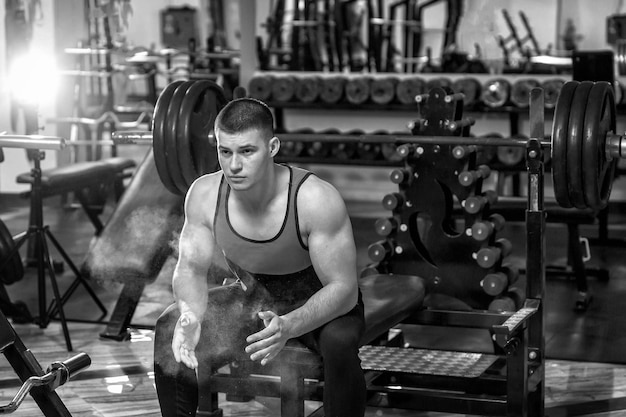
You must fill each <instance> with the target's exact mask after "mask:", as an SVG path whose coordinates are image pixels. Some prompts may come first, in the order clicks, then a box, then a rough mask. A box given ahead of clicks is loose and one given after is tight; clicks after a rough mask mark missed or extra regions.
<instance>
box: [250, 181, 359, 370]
mask: <svg viewBox="0 0 626 417" xmlns="http://www.w3.org/2000/svg"><path fill="white" fill-rule="evenodd" d="M309 181H311V183H309ZM305 187H306V188H305ZM298 213H299V216H300V218H302V219H303V220H304V223H305V226H304V229H305V230H304V232H305V233H307V234H308V246H309V253H310V256H311V261H312V263H313V267H314V269H315V272H316V273H317V275H318V276H319V278H320V281H321V282H322V284H323V288H322V289H320V290H319V291H318V292H317V293H315V294H314V295H313V296H312V297H311V298H310V299H309V300H308V301H307V302H306V303H305V304H304V305H303V306H301V307H299V308H297V309H295V310H293V311H291V312H290V313H287V314H285V315H283V316H276V315H275V314H273V313H272V312H262V313H260V317H261V319H263V321H264V323H265V326H266V328H265V329H263V330H262V331H260V332H258V333H256V334H254V335H251V336H249V337H248V339H247V341H248V343H251V344H250V345H249V346H248V348H247V352H248V353H251V358H252V359H253V360H262V363H265V362H267V361H268V360H271V359H272V358H274V357H275V356H276V355H277V354H278V353H279V352H280V350H281V349H282V348H283V347H284V345H285V343H286V342H287V340H289V339H291V338H294V337H298V336H301V335H303V334H305V333H308V332H310V331H312V330H314V329H316V328H318V327H320V326H321V325H323V324H325V323H327V322H329V321H330V320H333V319H335V318H337V317H339V316H341V315H344V314H346V313H348V312H349V311H350V310H352V308H354V306H355V305H356V303H357V297H358V281H357V271H356V247H355V243H354V236H353V233H352V225H351V224H350V219H349V217H348V212H347V209H346V207H345V203H344V202H343V199H342V198H341V196H340V194H339V192H338V191H337V190H336V189H335V188H334V187H332V186H331V185H330V184H328V183H326V182H324V181H322V180H320V179H319V178H317V177H311V178H309V179H308V180H307V182H306V183H305V184H303V186H302V188H301V192H300V195H299V198H298Z"/></svg>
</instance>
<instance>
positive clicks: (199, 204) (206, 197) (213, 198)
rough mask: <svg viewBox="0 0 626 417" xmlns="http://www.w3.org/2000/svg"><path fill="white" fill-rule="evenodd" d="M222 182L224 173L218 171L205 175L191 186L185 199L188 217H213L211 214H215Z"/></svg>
mask: <svg viewBox="0 0 626 417" xmlns="http://www.w3.org/2000/svg"><path fill="white" fill-rule="evenodd" d="M221 180H222V171H217V172H213V173H211V174H206V175H203V176H201V177H199V178H197V179H196V180H195V181H194V182H193V183H192V184H191V186H190V187H189V191H187V196H186V198H185V210H186V212H187V215H193V214H194V213H196V214H198V215H207V214H209V216H211V213H212V212H215V205H216V202H217V196H218V194H219V187H220V182H221Z"/></svg>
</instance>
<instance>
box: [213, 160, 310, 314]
mask: <svg viewBox="0 0 626 417" xmlns="http://www.w3.org/2000/svg"><path fill="white" fill-rule="evenodd" d="M287 168H288V169H289V189H288V193H289V194H288V198H287V207H286V209H285V217H284V220H283V224H282V227H281V229H280V230H279V232H278V233H277V234H276V236H274V237H271V238H270V239H266V240H255V239H250V238H247V237H245V236H242V234H243V233H245V232H244V231H241V233H242V234H239V233H238V232H237V231H236V230H235V229H234V228H233V226H232V224H231V222H230V216H229V212H228V199H229V196H230V191H231V189H230V186H229V185H228V183H227V182H226V180H225V179H224V177H223V176H222V179H221V182H220V190H219V195H218V201H217V206H216V209H215V217H214V220H213V230H214V233H215V240H216V243H217V245H218V246H219V248H220V249H221V250H222V252H223V253H224V257H225V258H226V261H227V263H228V264H229V267H230V269H231V271H232V272H233V273H234V274H235V275H236V276H237V277H238V278H240V279H242V281H244V283H246V284H250V283H249V282H246V281H247V279H246V277H245V276H242V275H248V274H249V275H251V276H252V277H253V278H255V279H256V280H257V281H258V282H260V283H261V284H263V285H264V286H265V287H266V288H267V290H268V291H269V292H270V294H272V296H274V297H275V298H278V299H280V300H282V301H286V302H297V301H299V300H300V301H301V300H303V299H304V300H306V299H308V298H309V297H310V296H311V295H312V294H313V293H315V292H316V291H318V290H319V289H320V288H322V284H321V282H320V280H319V278H318V276H317V274H316V273H315V270H314V269H313V266H312V264H311V257H310V255H309V251H308V247H307V246H306V245H305V244H304V242H303V240H302V237H301V235H300V228H299V225H298V208H297V204H296V202H297V196H298V191H299V189H300V186H301V185H302V184H303V183H304V181H306V179H307V178H308V177H309V176H310V175H312V173H311V172H309V171H306V170H304V169H301V168H296V167H291V166H288V165H287ZM242 270H243V271H245V273H243V274H242Z"/></svg>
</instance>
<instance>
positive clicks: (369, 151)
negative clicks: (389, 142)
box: [356, 130, 387, 161]
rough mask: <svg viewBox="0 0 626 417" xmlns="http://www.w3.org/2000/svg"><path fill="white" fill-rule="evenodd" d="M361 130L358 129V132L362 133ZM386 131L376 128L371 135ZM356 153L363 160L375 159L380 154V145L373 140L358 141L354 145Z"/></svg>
mask: <svg viewBox="0 0 626 417" xmlns="http://www.w3.org/2000/svg"><path fill="white" fill-rule="evenodd" d="M362 133H363V132H362V131H359V134H362ZM386 134H387V131H385V130H377V131H375V132H373V133H372V135H386ZM356 155H357V157H358V158H359V159H362V160H364V161H375V160H376V159H378V158H379V157H380V155H381V146H380V143H374V142H359V143H358V144H357V146H356Z"/></svg>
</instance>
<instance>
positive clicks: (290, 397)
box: [198, 274, 425, 417]
mask: <svg viewBox="0 0 626 417" xmlns="http://www.w3.org/2000/svg"><path fill="white" fill-rule="evenodd" d="M359 286H360V288H361V293H362V295H363V303H364V305H365V333H364V335H363V338H362V344H363V345H366V344H388V343H390V342H389V340H388V333H389V330H390V329H391V328H392V327H393V326H395V325H397V324H399V323H400V322H402V321H403V320H404V319H406V318H408V317H409V316H410V315H411V314H412V313H414V312H416V311H418V310H420V309H421V308H422V303H423V301H424V296H425V288H424V282H423V280H422V279H421V278H419V277H417V276H411V275H383V274H374V275H368V276H365V277H362V278H360V280H359ZM395 343H396V344H397V343H398V342H397V341H395ZM322 369H323V368H322V363H321V358H320V357H319V356H318V355H317V353H315V352H313V351H312V350H310V349H308V348H306V347H305V346H304V345H302V344H301V343H300V342H298V341H297V340H290V341H289V342H288V343H287V345H286V346H285V348H284V349H283V351H282V352H281V353H280V354H279V355H278V356H277V357H276V358H275V359H274V360H273V361H271V362H270V363H269V364H267V365H265V366H261V365H260V364H258V363H256V362H252V361H242V362H238V363H237V364H232V365H230V367H229V366H226V367H222V368H220V369H218V370H214V371H215V372H214V373H213V374H212V375H210V376H209V377H208V379H200V380H199V382H198V383H199V386H200V400H199V407H198V416H221V415H222V411H221V409H220V408H219V407H218V402H217V393H219V392H222V393H226V394H227V398H234V399H244V400H247V399H249V398H251V397H254V396H266V397H280V399H281V406H280V407H281V415H282V416H288V417H303V416H304V412H305V411H304V400H316V401H321V399H322V388H321V386H322V385H321V384H320V383H321V382H322V381H323V372H322ZM200 378H202V376H201V377H200ZM207 385H208V387H210V388H208V387H207ZM203 387H204V388H203ZM203 392H204V393H206V395H203Z"/></svg>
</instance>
